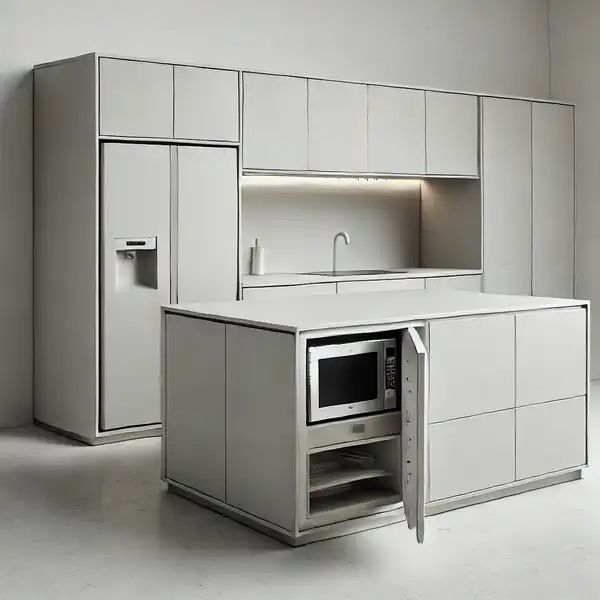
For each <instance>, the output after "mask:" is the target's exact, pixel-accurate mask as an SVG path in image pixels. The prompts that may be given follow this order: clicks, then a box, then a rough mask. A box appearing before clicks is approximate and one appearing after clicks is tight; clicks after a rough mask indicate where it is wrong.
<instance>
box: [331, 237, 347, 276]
mask: <svg viewBox="0 0 600 600" xmlns="http://www.w3.org/2000/svg"><path fill="white" fill-rule="evenodd" d="M338 238H344V241H345V242H346V246H348V244H350V236H349V235H348V234H347V233H346V232H345V231H340V232H339V233H336V234H335V236H334V238H333V274H334V275H335V274H336V272H337V241H338Z"/></svg>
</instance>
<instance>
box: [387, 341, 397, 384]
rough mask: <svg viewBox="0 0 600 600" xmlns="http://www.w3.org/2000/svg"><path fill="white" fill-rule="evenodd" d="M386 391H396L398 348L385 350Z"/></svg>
mask: <svg viewBox="0 0 600 600" xmlns="http://www.w3.org/2000/svg"><path fill="white" fill-rule="evenodd" d="M385 389H386V391H387V390H395V389H396V348H395V346H388V347H387V348H386V349H385Z"/></svg>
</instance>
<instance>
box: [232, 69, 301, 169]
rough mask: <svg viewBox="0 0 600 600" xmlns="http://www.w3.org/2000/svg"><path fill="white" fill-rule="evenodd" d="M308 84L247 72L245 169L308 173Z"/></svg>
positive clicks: (244, 142) (299, 80)
mask: <svg viewBox="0 0 600 600" xmlns="http://www.w3.org/2000/svg"><path fill="white" fill-rule="evenodd" d="M307 104H308V82H307V80H306V79H302V78H299V77H280V76H276V75H260V74H255V73H244V136H243V157H242V160H243V166H244V168H245V169H273V170H277V169H279V170H285V171H308V106H307Z"/></svg>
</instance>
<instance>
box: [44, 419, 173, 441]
mask: <svg viewBox="0 0 600 600" xmlns="http://www.w3.org/2000/svg"><path fill="white" fill-rule="evenodd" d="M33 424H34V425H35V426H36V427H39V428H40V429H45V430H46V431H50V432H51V433H56V434H58V435H62V436H64V437H67V438H70V439H72V440H75V441H76V442H81V443H82V444H87V445H88V446H100V445H102V444H112V443H114V442H126V441H128V440H137V439H140V438H148V437H158V436H161V435H162V426H161V425H148V426H146V427H136V428H132V429H127V430H125V431H119V430H116V431H114V432H111V431H106V432H103V435H100V436H98V437H95V438H89V437H87V436H83V435H79V434H78V433H73V432H72V431H66V430H64V429H61V428H60V427H54V425H48V423H43V422H42V421H38V420H37V419H34V420H33Z"/></svg>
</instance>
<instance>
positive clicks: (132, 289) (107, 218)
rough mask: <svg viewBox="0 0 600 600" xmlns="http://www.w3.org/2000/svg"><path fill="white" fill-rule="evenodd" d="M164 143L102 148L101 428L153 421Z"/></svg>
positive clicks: (164, 233) (163, 289)
mask: <svg viewBox="0 0 600 600" xmlns="http://www.w3.org/2000/svg"><path fill="white" fill-rule="evenodd" d="M170 170H171V161H170V149H169V147H168V146H159V145H152V146H151V145H145V144H121V143H118V144H115V143H104V144H103V145H102V171H101V176H102V188H101V189H102V197H101V250H102V272H101V298H102V301H101V302H102V306H101V313H100V327H101V331H102V337H101V357H102V362H101V364H102V373H101V378H102V379H101V385H100V390H101V395H100V398H101V400H100V428H101V429H103V430H114V429H122V428H126V427H134V426H139V425H148V424H153V423H159V422H160V383H159V377H160V306H161V305H162V304H168V303H169V301H170V239H169V237H170V227H169V219H170V208H169V207H170V198H171V174H170Z"/></svg>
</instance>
